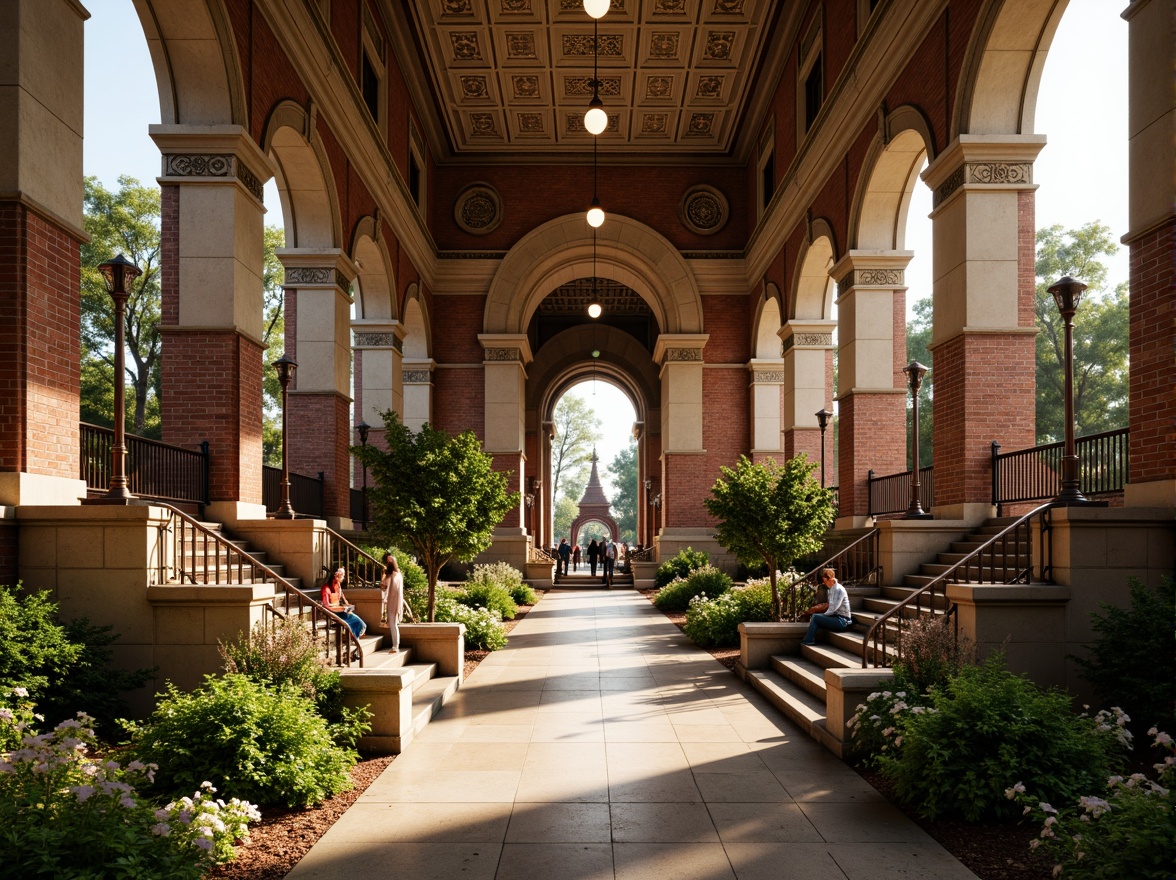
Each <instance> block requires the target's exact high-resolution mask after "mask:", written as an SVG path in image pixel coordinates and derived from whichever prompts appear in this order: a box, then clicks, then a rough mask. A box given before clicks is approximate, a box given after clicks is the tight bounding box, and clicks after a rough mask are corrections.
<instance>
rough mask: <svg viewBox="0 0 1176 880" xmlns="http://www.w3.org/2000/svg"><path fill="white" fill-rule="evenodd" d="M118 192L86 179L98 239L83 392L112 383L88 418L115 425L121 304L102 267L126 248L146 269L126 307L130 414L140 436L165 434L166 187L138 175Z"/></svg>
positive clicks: (89, 227)
mask: <svg viewBox="0 0 1176 880" xmlns="http://www.w3.org/2000/svg"><path fill="white" fill-rule="evenodd" d="M118 185H119V189H118V191H117V192H111V191H110V190H108V189H106V188H105V187H104V186H103V185H102V184H101V183H100V182H99V181H98V178H96V177H87V178H86V179H85V181H84V190H83V208H84V212H85V216H84V218H83V220H82V224H83V226H84V228H85V230H86V232H87V233H88V234H89V236H90V240H89V241H88V242H86V243H85V244H83V245H82V254H81V256H82V290H81V318H82V390H83V392H85V391H96V390H98V389H100V388H103V387H104V388H106V389H109V395H108V396H107V394H106V393H100V394H97V395H95V396H94V397H83V400H82V413H81V415H82V418H83V419H85V420H86V421H95V422H97V423H99V424H102V425H107V426H110V425H113V424H114V419H115V413H114V392H113V383H114V379H115V376H114V304H113V303H112V302H111V299H110V294H108V293H107V292H106V284H105V282H104V281H103V279H102V273H101V272H99V271H98V266H99V265H100V264H102V263H104V262H106V261H107V260H109V259H111V258H112V257H114V256H115V255H116V254H119V253H122V254H123V255H125V256H126V258H127V259H128V260H130V261H131V262H132V263H134V264H135V265H136V266H138V267H139V269H140V271H141V272H142V274H141V275H140V276H139V277H138V278H137V279H135V281H134V282H133V283H132V284H131V289H130V290H129V291H128V293H129V296H128V297H127V309H126V321H125V325H126V326H125V331H126V350H127V355H128V357H127V360H126V372H127V375H126V377H125V381H128V382H129V384H130V386H131V388H130V393H129V394H128V395H127V408H128V409H129V410H130V412H129V413H124V414H123V415H122V418H123V419H124V422H125V423H126V426H127V428H128V429H129V430H130V431H132V432H133V433H135V434H145V435H148V436H153V437H158V436H159V435H160V433H161V420H160V412H159V385H160V371H159V357H160V348H161V341H160V335H159V304H160V288H159V264H160V236H159V189H158V188H157V187H153V186H143V185H142V184H141V183H139V181H138V180H136V179H135V178H133V177H128V176H126V175H123V176H121V177H119V179H118Z"/></svg>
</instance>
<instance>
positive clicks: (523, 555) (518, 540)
mask: <svg viewBox="0 0 1176 880" xmlns="http://www.w3.org/2000/svg"><path fill="white" fill-rule="evenodd" d="M529 543H530V542H529V540H528V538H527V535H526V533H525V532H524V531H523V530H522V529H515V528H512V527H509V526H508V527H506V528H497V529H495V530H494V543H492V544H491V545H490V546H489V547H487V548H486V549H485V550H483V551H482V552H481V553H479V554H478V557H477V559H475V560H474V562H476V563H486V562H506V563H508V564H510V565H513V566H514V567H515V568H517V569H518V570H519V571H521V572H523V573H524V574H525V573H526V571H527V555H528V554H527V548H528V546H529Z"/></svg>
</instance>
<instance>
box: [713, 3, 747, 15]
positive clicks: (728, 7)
mask: <svg viewBox="0 0 1176 880" xmlns="http://www.w3.org/2000/svg"><path fill="white" fill-rule="evenodd" d="M742 14H743V0H715V15H742Z"/></svg>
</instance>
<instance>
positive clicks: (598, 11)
mask: <svg viewBox="0 0 1176 880" xmlns="http://www.w3.org/2000/svg"><path fill="white" fill-rule="evenodd" d="M610 5H612V0H584V11H585V12H587V13H588V14H589V15H591V16H592V17H593V18H603V17H604V14H605V13H606V12H608V7H609V6H610Z"/></svg>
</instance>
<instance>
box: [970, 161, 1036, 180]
mask: <svg viewBox="0 0 1176 880" xmlns="http://www.w3.org/2000/svg"><path fill="white" fill-rule="evenodd" d="M967 169H968V183H1031V182H1032V180H1033V164H1032V163H1031V162H974V163H973V162H969V163H968V165H967Z"/></svg>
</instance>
